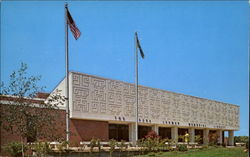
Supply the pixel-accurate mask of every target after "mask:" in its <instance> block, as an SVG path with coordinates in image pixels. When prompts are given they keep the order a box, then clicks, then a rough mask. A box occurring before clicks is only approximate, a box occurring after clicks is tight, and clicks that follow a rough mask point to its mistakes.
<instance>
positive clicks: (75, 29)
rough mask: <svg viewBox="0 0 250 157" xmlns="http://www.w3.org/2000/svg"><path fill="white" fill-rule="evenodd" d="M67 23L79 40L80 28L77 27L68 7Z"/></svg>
mask: <svg viewBox="0 0 250 157" xmlns="http://www.w3.org/2000/svg"><path fill="white" fill-rule="evenodd" d="M67 23H68V25H69V27H70V30H71V32H72V33H73V35H74V37H75V39H76V40H77V39H78V38H79V37H80V36H81V32H80V30H79V29H78V28H77V26H76V24H75V22H74V20H73V18H72V16H71V15H70V13H69V10H68V8H67Z"/></svg>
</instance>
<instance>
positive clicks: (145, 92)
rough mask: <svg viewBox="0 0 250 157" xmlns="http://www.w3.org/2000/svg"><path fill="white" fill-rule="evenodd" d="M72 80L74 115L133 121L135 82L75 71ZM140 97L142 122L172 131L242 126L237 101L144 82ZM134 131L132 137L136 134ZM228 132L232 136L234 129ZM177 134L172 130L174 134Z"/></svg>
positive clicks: (71, 75) (115, 121) (60, 87)
mask: <svg viewBox="0 0 250 157" xmlns="http://www.w3.org/2000/svg"><path fill="white" fill-rule="evenodd" d="M64 84H65V80H64V81H62V82H61V83H60V84H59V86H58V87H57V89H61V90H62V92H63V93H64V90H65V88H64ZM69 84H70V85H69V90H70V98H69V106H70V118H71V119H78V120H80V119H83V120H97V121H98V120H101V121H107V122H109V123H125V124H129V125H130V124H133V125H134V123H135V121H136V116H135V111H136V108H135V107H136V104H135V95H136V93H135V86H134V84H131V83H126V82H122V81H117V80H111V79H106V78H101V77H97V76H92V75H87V74H82V73H76V72H71V73H70V75H69ZM138 101H139V104H138V106H139V109H138V112H139V113H138V116H139V117H138V118H139V125H148V126H153V129H154V128H156V129H157V130H159V129H158V128H157V127H161V126H163V127H164V126H170V127H172V128H171V129H172V132H176V129H177V128H195V129H201V130H203V131H204V134H205V135H206V134H207V133H208V132H207V131H206V130H207V129H209V130H217V131H220V133H219V134H221V136H222V133H221V132H222V131H230V130H231V131H233V130H238V129H239V106H236V105H232V104H227V103H222V102H218V101H213V100H208V99H203V98H198V97H193V96H189V95H184V94H179V93H174V92H169V91H165V90H160V89H155V88H149V87H144V86H139V100H138ZM154 126H157V127H154ZM173 127H174V128H175V129H173ZM131 129H133V127H132V126H130V130H131ZM132 132H133V131H132ZM132 132H131V131H130V140H131V138H132V139H133V137H132V136H134V135H132V134H133V133H132ZM157 132H158V131H157ZM177 132H178V129H177ZM191 132H194V131H191ZM229 134H230V135H231V134H232V136H233V132H232V133H229ZM177 135H178V134H177ZM177 135H173V134H172V133H171V136H172V137H175V136H177ZM175 138H176V137H175Z"/></svg>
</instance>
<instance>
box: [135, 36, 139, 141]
mask: <svg viewBox="0 0 250 157" xmlns="http://www.w3.org/2000/svg"><path fill="white" fill-rule="evenodd" d="M135 91H136V98H135V102H136V112H135V114H136V122H135V142H136V141H137V140H138V49H137V39H136V34H135Z"/></svg>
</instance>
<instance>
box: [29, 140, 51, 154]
mask: <svg viewBox="0 0 250 157" xmlns="http://www.w3.org/2000/svg"><path fill="white" fill-rule="evenodd" d="M32 150H34V151H35V152H36V156H38V157H42V156H44V157H46V156H47V155H48V154H49V153H50V152H51V151H52V150H51V148H50V147H49V144H48V143H47V142H40V141H39V142H36V143H35V144H33V145H32Z"/></svg>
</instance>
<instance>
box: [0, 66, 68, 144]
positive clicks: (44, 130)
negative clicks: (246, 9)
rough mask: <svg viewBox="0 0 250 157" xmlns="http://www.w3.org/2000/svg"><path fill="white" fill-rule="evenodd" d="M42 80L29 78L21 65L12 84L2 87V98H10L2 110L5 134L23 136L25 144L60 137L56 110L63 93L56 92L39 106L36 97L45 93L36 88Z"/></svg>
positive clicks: (33, 77)
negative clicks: (39, 93) (30, 140)
mask: <svg viewBox="0 0 250 157" xmlns="http://www.w3.org/2000/svg"><path fill="white" fill-rule="evenodd" d="M40 79H41V76H29V75H28V73H27V65H26V64H24V63H21V67H20V69H19V70H18V71H14V72H13V73H12V74H11V75H10V80H9V84H8V85H7V86H6V85H4V83H3V82H2V83H1V91H0V96H2V97H6V98H10V99H9V100H8V101H9V103H8V104H9V105H3V106H2V113H1V115H3V116H1V125H2V127H3V128H4V129H5V130H7V131H9V132H11V133H13V134H17V135H20V137H21V139H20V140H21V141H22V143H24V142H25V141H26V140H27V138H29V139H30V138H35V139H34V140H36V138H39V139H58V138H59V137H61V135H59V134H58V131H57V130H58V128H57V126H58V125H56V124H55V123H56V121H55V119H56V118H59V116H60V115H58V113H57V112H56V109H58V105H62V104H63V102H64V100H65V98H64V97H63V96H61V94H60V91H56V92H54V93H53V94H52V95H50V96H49V97H48V98H47V100H46V101H45V102H38V101H37V100H36V99H35V97H36V95H37V93H38V92H41V91H43V89H44V87H39V86H38V85H37V83H38V82H39V81H40ZM13 100H14V103H13ZM1 105H2V104H1Z"/></svg>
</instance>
